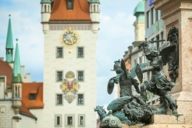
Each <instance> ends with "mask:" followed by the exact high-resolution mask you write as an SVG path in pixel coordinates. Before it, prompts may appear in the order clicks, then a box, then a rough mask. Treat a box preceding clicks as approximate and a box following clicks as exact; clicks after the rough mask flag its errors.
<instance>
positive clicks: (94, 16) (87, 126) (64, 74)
mask: <svg viewBox="0 0 192 128" xmlns="http://www.w3.org/2000/svg"><path fill="white" fill-rule="evenodd" d="M99 7H100V2H99V0H41V15H42V28H43V33H44V109H43V112H42V114H41V115H40V116H42V117H40V118H39V119H38V123H39V125H38V126H39V128H58V127H59V128H96V113H95V112H94V108H95V106H96V42H97V36H98V31H99V22H100V21H99V15H100V9H99Z"/></svg>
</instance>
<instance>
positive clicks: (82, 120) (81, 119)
mask: <svg viewBox="0 0 192 128" xmlns="http://www.w3.org/2000/svg"><path fill="white" fill-rule="evenodd" d="M78 126H79V127H85V115H79V116H78Z"/></svg>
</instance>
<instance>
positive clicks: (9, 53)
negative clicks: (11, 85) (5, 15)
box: [6, 15, 14, 63]
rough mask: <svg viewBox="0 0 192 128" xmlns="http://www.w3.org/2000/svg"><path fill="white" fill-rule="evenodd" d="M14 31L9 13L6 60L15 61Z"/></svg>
mask: <svg viewBox="0 0 192 128" xmlns="http://www.w3.org/2000/svg"><path fill="white" fill-rule="evenodd" d="M13 49H14V47H13V32H12V24H11V15H9V23H8V29H7V40H6V62H8V63H13Z"/></svg>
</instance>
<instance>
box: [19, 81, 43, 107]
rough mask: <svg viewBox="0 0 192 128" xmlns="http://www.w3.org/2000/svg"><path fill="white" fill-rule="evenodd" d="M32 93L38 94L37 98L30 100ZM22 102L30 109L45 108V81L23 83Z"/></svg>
mask: <svg viewBox="0 0 192 128" xmlns="http://www.w3.org/2000/svg"><path fill="white" fill-rule="evenodd" d="M30 94H36V99H35V100H30V99H29V95H30ZM22 104H24V105H25V106H26V108H28V109H41V108H43V107H44V103H43V83H22Z"/></svg>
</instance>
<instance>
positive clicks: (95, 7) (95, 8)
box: [93, 4, 97, 12]
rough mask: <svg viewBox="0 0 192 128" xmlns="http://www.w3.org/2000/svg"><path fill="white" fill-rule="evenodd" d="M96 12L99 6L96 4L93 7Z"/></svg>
mask: <svg viewBox="0 0 192 128" xmlns="http://www.w3.org/2000/svg"><path fill="white" fill-rule="evenodd" d="M93 9H94V12H97V6H96V5H95V4H94V5H93Z"/></svg>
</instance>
